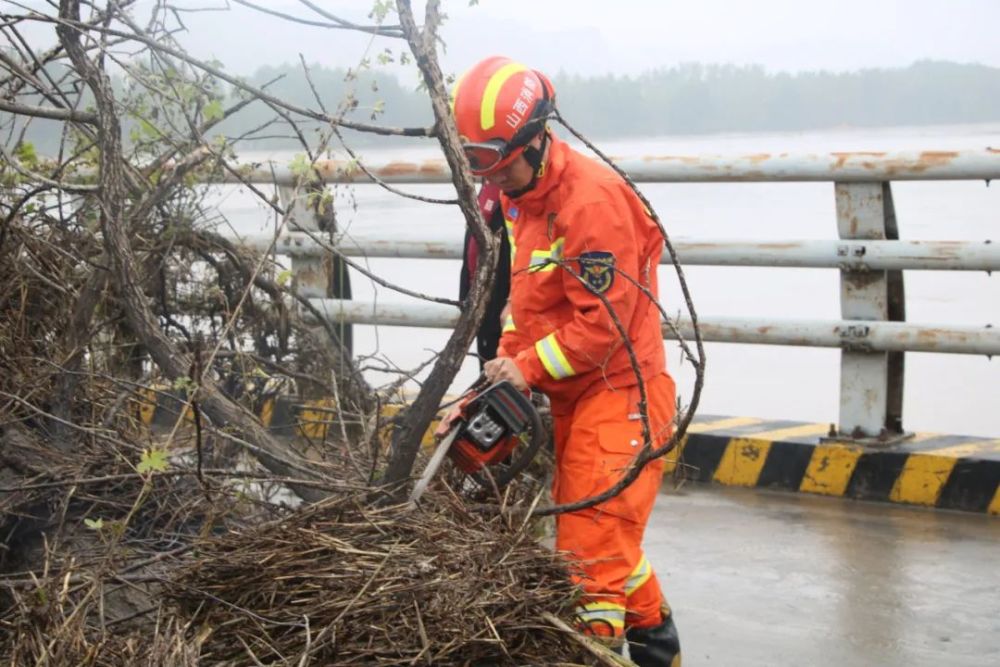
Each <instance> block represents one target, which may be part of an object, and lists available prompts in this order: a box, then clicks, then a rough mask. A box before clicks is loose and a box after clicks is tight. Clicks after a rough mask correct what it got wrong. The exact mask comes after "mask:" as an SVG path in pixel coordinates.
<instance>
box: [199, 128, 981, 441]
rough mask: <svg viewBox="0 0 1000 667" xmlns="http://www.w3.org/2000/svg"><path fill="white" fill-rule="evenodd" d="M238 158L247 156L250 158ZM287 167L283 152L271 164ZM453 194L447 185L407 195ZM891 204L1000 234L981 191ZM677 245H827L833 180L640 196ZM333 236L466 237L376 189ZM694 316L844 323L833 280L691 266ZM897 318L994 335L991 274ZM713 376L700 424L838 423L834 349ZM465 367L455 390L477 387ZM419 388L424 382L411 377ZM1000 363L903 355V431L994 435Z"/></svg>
mask: <svg viewBox="0 0 1000 667" xmlns="http://www.w3.org/2000/svg"><path fill="white" fill-rule="evenodd" d="M600 145H601V148H602V150H605V152H607V153H609V154H612V155H619V156H630V155H647V154H674V155H677V154H691V155H694V154H733V155H738V154H752V153H775V152H789V153H814V152H830V151H881V150H889V151H891V150H953V149H963V148H977V149H978V148H984V147H986V146H993V147H996V146H998V145H1000V124H998V125H975V126H946V127H924V128H878V129H860V130H859V129H843V130H839V129H838V130H827V131H817V132H809V133H768V134H720V135H707V136H685V137H656V138H648V139H641V140H637V139H632V140H626V141H606V142H601V143H600ZM261 157H262V155H260V154H253V155H251V154H243V155H241V158H242V159H259V158H261ZM272 157H276V158H277V159H290V154H287V153H286V154H283V155H282V154H277V155H273V156H272ZM362 157H363V159H365V160H366V161H368V162H370V163H372V164H377V163H380V162H385V161H389V160H400V159H405V160H415V159H423V158H429V157H437V155H436V154H435V151H434V150H433V148H428V149H402V150H395V149H394V150H391V151H386V150H368V151H365V152H364V153H363V154H362ZM403 187H404V188H405V189H406V190H408V191H411V192H414V193H418V194H423V195H430V196H438V197H449V196H450V191H451V188H450V186H445V185H433V186H403ZM892 187H893V197H894V200H895V206H896V214H897V218H898V221H899V229H900V237H901V238H902V239H907V240H969V241H983V240H985V239H997V237H998V236H1000V191H998V187H997V186H994V187H988V185H987V184H985V183H984V182H982V181H976V182H971V181H957V182H899V183H894V184H893V186H892ZM642 188H643V191H644V192H645V194H646V195H647V197H649V199H650V200H651V201H652V203H653V205H654V207H655V208H656V210H657V212H658V213H659V215H660V217H661V218H662V219H663V221H664V223H665V225H666V227H667V230H668V232H669V233H670V234H671V236H672V238H697V237H702V238H705V237H709V238H718V237H724V238H740V239H747V240H783V239H835V238H837V224H836V212H835V203H834V186H833V184H832V183H746V184H744V183H734V184H715V183H708V184H691V183H684V184H645V185H643V186H642ZM336 193H337V195H336V196H337V206H338V211H339V213H338V221H339V225H340V229H342V230H347V231H348V232H349V233H351V234H355V235H358V236H366V237H368V236H373V237H385V238H397V239H402V238H413V239H454V240H457V239H461V236H462V226H463V221H462V218H461V215H460V213H459V212H458V210H457V208H455V207H446V206H440V205H432V204H423V203H418V202H413V201H411V200H407V199H403V198H400V197H398V196H395V195H391V194H388V193H386V192H385V191H383V190H381V189H380V188H378V187H376V186H369V185H362V186H352V187H345V186H339V187H337V188H336ZM213 199H214V202H215V205H217V206H218V210H219V212H220V213H221V214H222V215H223V216H224V217H225V218H226V219H228V221H229V223H230V224H231V225H232V227H233V228H234V229H235V230H236V231H238V232H240V233H247V232H254V231H257V232H259V231H266V230H267V229H269V228H273V225H274V222H275V221H274V219H273V214H270V213H268V211H267V209H266V207H264V206H263V205H262V204H260V203H258V202H256V201H255V200H254V198H253V197H252V196H251V195H250V194H249V193H248V192H246V191H243V190H241V189H238V188H235V187H219V188H217V189H216V190H215V191H214V192H213ZM366 263H367V265H368V267H369V268H370V269H371V270H372V271H374V272H375V273H377V274H378V275H380V276H382V277H383V278H385V279H387V280H389V281H391V282H393V283H397V284H400V285H403V286H405V287H407V288H409V289H411V290H417V291H420V292H423V293H427V294H433V295H437V296H445V297H452V298H454V296H455V295H456V293H457V289H458V288H457V285H458V272H459V264H458V262H457V261H444V260H398V259H372V260H368V261H367V262H366ZM685 273H686V276H687V279H688V283H689V285H690V288H691V291H692V294H693V297H694V300H695V307H696V308H697V311H698V314H699V316H701V317H710V316H735V317H755V318H769V317H773V318H816V319H826V320H835V319H839V318H840V303H839V298H840V287H839V276H838V272H837V271H835V270H832V269H790V268H774V269H771V268H754V267H747V268H733V267H687V268H686V269H685ZM352 283H353V288H354V295H355V298H356V299H358V300H371V299H373V298H376V299H378V300H380V301H382V302H405V301H409V300H410V299H409V298H408V297H405V296H402V295H400V294H398V293H395V292H393V291H391V290H388V289H386V288H383V287H379V286H375V285H373V284H372V283H371V281H369V280H367V279H364V277H363V276H360V275H358V274H355V275H353V276H352ZM661 285H662V286H663V287H662V288H661V290H662V294H661V296H662V299H661V300H662V302H663V303H664V305H665V306H666V308H667V311H668V312H671V313H676V312H678V311H679V309H680V308H682V307H683V302H682V301H681V300H680V299H679V289H678V287H677V281H676V277H675V276H674V273H673V271H672V269H671V268H670V267H661ZM905 289H906V315H907V320H909V321H911V322H918V323H927V324H938V325H948V324H966V325H977V326H981V325H986V324H987V323H992V324H994V325H1000V277H998V276H989V275H987V274H985V273H983V272H943V271H907V272H906V274H905ZM447 335H448V332H446V331H440V330H427V329H414V328H399V327H371V326H356V327H355V352H356V354H359V355H363V356H364V357H365V361H364V365H365V367H366V368H367V370H366V374H367V376H368V377H369V379H370V380H371V381H372V382H374V383H376V384H381V383H385V382H389V381H391V380H392V379H394V376H393V375H392V374H390V373H386V372H383V371H381V370H379V368H380V367H389V368H399V369H404V370H409V369H413V368H416V367H417V366H418V365H420V364H421V363H422V362H424V361H426V360H427V359H429V358H430V357H432V355H433V354H434V351H435V350H438V349H441V347H443V345H444V342H445V340H446V339H447ZM666 345H667V351H668V365H669V366H670V370H671V372H672V373H673V374H674V375H675V377H676V378H677V380H678V390H679V393H680V395H681V398H682V400H686V399H687V398H689V397H690V395H691V388H692V383H693V373H692V369H691V367H690V365H689V364H687V363H682V360H681V356H680V351H679V348H678V347H677V345H676V344H675V343H673V342H667V343H666ZM706 357H707V370H706V379H705V386H704V390H703V392H702V397H701V405H700V407H699V412H701V413H704V414H718V415H740V416H753V417H762V418H771V419H794V420H803V421H815V422H834V423H835V422H836V421H837V418H838V409H839V374H840V354H839V350H836V349H811V348H799V347H784V346H782V347H778V346H765V345H736V344H726V343H708V344H706ZM477 371H478V366H477V364H476V362H475V361H474V360H472V359H471V358H470V360H469V361H468V362H467V363H466V364H465V366H464V367H463V369H462V371H461V373H460V374H459V376H458V378H457V379H456V382H455V385H454V386H453V389H454V390H460V389H462V388H463V387H464V386H466V385H468V384H469V383H470V382H471V381H472V380H473V379H474V377H475V374H476V373H477ZM418 377H419V376H418ZM998 383H1000V360H993V361H990V360H988V359H986V358H984V357H975V356H968V355H957V354H930V353H910V354H908V355H907V357H906V384H905V393H904V408H903V422H904V427H905V428H906V429H907V430H914V431H934V432H944V433H956V434H967V435H979V436H984V437H993V438H996V437H1000V410H998V405H1000V391H998V389H997V386H998Z"/></svg>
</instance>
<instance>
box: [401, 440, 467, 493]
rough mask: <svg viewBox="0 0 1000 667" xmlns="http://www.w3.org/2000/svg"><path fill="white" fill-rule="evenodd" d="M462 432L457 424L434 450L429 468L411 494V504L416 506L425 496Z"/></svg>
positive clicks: (428, 464) (425, 470)
mask: <svg viewBox="0 0 1000 667" xmlns="http://www.w3.org/2000/svg"><path fill="white" fill-rule="evenodd" d="M460 430H461V428H460V426H459V425H457V424H456V425H455V428H453V429H452V430H451V431H450V432H449V433H448V435H446V436H445V437H444V439H443V440H442V441H441V442H440V443H439V444H438V446H437V449H435V450H434V454H433V455H432V456H431V460H430V461H428V462H427V467H426V468H424V472H423V474H422V475H420V479H418V480H417V483H416V484H414V485H413V491H412V492H411V493H410V504H415V503H416V502H417V501H418V500H420V496H422V495H424V491H426V490H427V486H428V485H429V484H430V483H431V480H432V479H433V478H434V475H436V474H437V471H438V468H440V467H441V464H442V463H443V462H444V457H445V456H447V455H448V450H449V449H451V443H453V442H455V438H456V437H457V436H458V432H459V431H460Z"/></svg>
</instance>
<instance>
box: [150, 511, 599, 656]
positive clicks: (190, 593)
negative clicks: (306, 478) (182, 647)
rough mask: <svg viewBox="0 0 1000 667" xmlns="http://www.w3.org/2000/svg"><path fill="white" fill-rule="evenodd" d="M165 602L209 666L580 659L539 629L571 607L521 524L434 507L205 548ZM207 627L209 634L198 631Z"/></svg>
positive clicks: (557, 563) (256, 533) (308, 516)
mask: <svg viewBox="0 0 1000 667" xmlns="http://www.w3.org/2000/svg"><path fill="white" fill-rule="evenodd" d="M198 554H199V556H198V559H197V560H196V561H195V562H194V563H193V564H191V565H190V566H189V567H187V568H185V569H184V570H183V571H182V572H181V573H180V574H179V575H178V576H177V577H176V578H175V580H174V581H173V582H172V584H171V590H170V595H171V596H173V597H174V598H175V599H176V600H177V601H178V604H179V606H180V609H181V610H182V613H183V615H184V616H185V618H187V619H189V620H188V622H189V624H190V625H191V627H192V629H193V630H195V631H196V633H197V634H198V636H199V637H200V638H201V642H202V644H201V647H200V649H201V654H202V656H203V657H205V658H207V659H210V660H226V659H232V658H239V657H243V659H245V658H246V656H247V655H249V654H252V655H254V656H256V659H257V660H259V661H261V662H263V663H266V664H270V663H272V662H274V661H278V662H282V663H287V664H300V661H303V662H302V663H301V664H305V662H308V661H316V663H318V664H343V665H353V664H357V665H402V664H433V665H463V664H539V665H540V664H553V663H554V662H560V661H562V662H565V661H570V660H572V659H577V660H582V659H583V656H582V655H581V653H582V649H581V648H580V645H579V644H577V643H575V642H574V641H573V640H572V639H571V638H570V637H569V636H568V635H567V634H566V633H564V632H562V631H561V630H559V629H557V628H556V627H554V626H553V625H552V624H551V623H549V622H547V621H545V620H544V618H545V616H546V614H556V615H562V616H565V615H567V614H568V613H569V611H570V609H571V607H572V605H573V601H574V599H575V594H574V590H573V588H572V587H571V585H570V583H569V579H568V577H567V570H566V567H565V565H564V563H563V562H562V559H561V558H560V557H559V556H557V555H555V554H553V553H552V552H550V551H548V550H546V549H544V548H542V547H540V546H538V545H537V544H536V543H535V542H534V541H533V540H532V539H530V538H529V537H527V536H526V533H525V532H524V531H522V530H520V526H518V525H511V524H510V523H508V522H507V521H505V520H503V519H501V518H498V517H494V518H488V519H485V518H482V517H481V516H477V515H475V514H470V513H469V512H467V511H466V510H465V509H464V506H463V504H462V503H461V502H459V501H457V500H455V499H453V498H450V497H447V496H439V497H438V498H437V499H436V501H435V502H434V503H433V504H431V505H428V504H425V505H423V506H422V507H421V508H420V510H417V511H414V510H412V509H408V508H406V507H405V506H395V507H388V508H382V509H372V508H370V507H366V506H365V505H364V504H363V503H362V502H359V499H358V498H353V497H345V498H341V499H338V500H332V501H330V502H326V503H323V504H321V505H319V506H315V507H312V508H310V509H308V510H306V511H302V512H299V513H296V514H294V515H292V516H289V517H284V518H281V519H278V520H276V521H273V522H269V523H266V524H264V525H261V526H256V527H254V528H252V529H250V530H247V531H237V532H233V533H230V534H228V535H225V536H223V537H220V538H218V539H215V540H211V541H209V542H206V543H202V544H200V545H199V546H198ZM201 628H204V631H201Z"/></svg>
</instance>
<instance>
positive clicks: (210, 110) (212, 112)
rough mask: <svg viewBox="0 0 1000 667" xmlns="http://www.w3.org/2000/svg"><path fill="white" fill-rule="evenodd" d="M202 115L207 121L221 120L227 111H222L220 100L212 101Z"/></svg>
mask: <svg viewBox="0 0 1000 667" xmlns="http://www.w3.org/2000/svg"><path fill="white" fill-rule="evenodd" d="M201 114H202V116H204V117H205V120H207V121H213V120H219V119H221V118H222V117H223V116H224V115H225V111H224V110H223V109H222V102H220V101H219V100H212V101H211V102H209V103H208V104H206V105H205V108H204V109H203V110H202V112H201Z"/></svg>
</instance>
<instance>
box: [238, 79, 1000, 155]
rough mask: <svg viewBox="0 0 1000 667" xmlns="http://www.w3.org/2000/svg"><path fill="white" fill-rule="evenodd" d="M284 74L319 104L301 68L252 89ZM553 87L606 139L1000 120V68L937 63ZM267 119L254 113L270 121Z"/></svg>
mask: <svg viewBox="0 0 1000 667" xmlns="http://www.w3.org/2000/svg"><path fill="white" fill-rule="evenodd" d="M280 75H284V78H283V79H282V80H281V81H279V82H278V83H276V84H274V88H275V90H277V91H278V94H279V95H280V96H282V97H284V98H286V99H289V100H295V101H297V102H301V103H302V104H310V103H315V102H314V96H313V93H312V91H311V90H310V87H309V85H308V83H307V82H306V80H305V77H304V76H303V74H302V70H301V68H297V67H288V66H286V67H277V68H271V67H269V68H263V69H261V70H258V71H257V72H256V73H255V74H254V77H253V82H254V83H255V84H258V85H259V84H263V83H264V82H266V81H269V80H271V79H273V78H274V77H276V76H280ZM310 77H311V78H312V80H313V83H314V84H315V87H316V89H317V91H319V92H320V94H321V95H322V96H323V97H324V98H326V99H327V100H328V103H330V104H331V105H336V102H337V101H338V100H341V99H343V98H344V97H345V95H346V93H347V91H348V90H354V91H355V94H354V99H355V100H356V102H357V107H356V109H354V110H353V111H351V112H350V115H351V116H352V117H355V118H357V119H370V117H371V115H372V113H373V112H375V111H376V110H384V112H383V113H381V114H378V117H379V122H382V123H385V124H390V125H423V124H428V123H430V119H431V115H430V109H429V108H428V107H427V102H426V98H425V97H424V96H423V95H422V94H421V93H420V92H419V91H416V90H413V89H412V88H407V87H404V86H402V85H401V84H400V83H399V81H398V80H397V79H396V78H395V77H393V76H391V75H389V74H384V73H379V72H364V73H362V74H360V75H357V78H354V75H353V74H352V75H348V74H347V72H345V71H344V70H337V69H328V68H324V67H315V68H313V69H312V71H311V73H310ZM345 79H346V80H345ZM553 84H554V85H555V87H556V91H557V95H558V101H559V107H560V109H561V110H562V111H563V113H564V115H565V116H566V118H567V120H569V121H570V122H572V123H573V124H574V125H575V126H576V127H578V129H580V130H582V131H583V132H585V133H587V134H589V135H593V136H598V137H605V138H608V137H619V136H654V135H674V134H697V133H706V132H725V131H747V132H752V131H781V130H805V129H822V128H831V127H841V126H854V127H885V126H894V125H937V124H960V123H983V122H991V121H1000V68H995V67H987V66H984V65H966V64H958V63H951V62H939V61H920V62H917V63H914V64H913V65H911V66H909V67H906V68H896V69H863V70H859V71H854V72H826V71H820V72H802V73H797V74H789V73H786V72H778V73H773V72H768V71H767V70H765V69H764V68H763V67H761V66H735V65H704V64H698V63H690V64H682V65H678V66H676V67H668V68H659V69H655V70H651V71H649V72H647V73H644V74H641V75H638V76H617V75H606V76H596V77H587V76H580V75H567V74H561V73H560V74H557V75H556V76H555V77H553ZM267 111H268V110H267V109H258V110H257V111H256V113H259V114H260V115H261V118H263V117H265V116H266V115H267ZM246 121H247V117H242V118H241V123H245V122H246Z"/></svg>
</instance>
